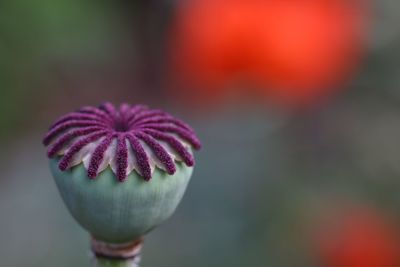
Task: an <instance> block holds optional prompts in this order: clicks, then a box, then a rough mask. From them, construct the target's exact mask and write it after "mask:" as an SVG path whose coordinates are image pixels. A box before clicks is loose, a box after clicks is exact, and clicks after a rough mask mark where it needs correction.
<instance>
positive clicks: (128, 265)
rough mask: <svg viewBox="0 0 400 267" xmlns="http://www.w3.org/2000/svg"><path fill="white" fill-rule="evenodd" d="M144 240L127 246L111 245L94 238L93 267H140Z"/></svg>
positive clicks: (92, 244) (92, 243)
mask: <svg viewBox="0 0 400 267" xmlns="http://www.w3.org/2000/svg"><path fill="white" fill-rule="evenodd" d="M142 244H143V239H141V238H140V239H138V240H135V241H133V242H130V243H126V244H110V243H106V242H103V241H99V240H96V239H95V238H92V241H91V248H92V252H93V257H92V260H91V266H92V267H139V262H140V253H141V250H142Z"/></svg>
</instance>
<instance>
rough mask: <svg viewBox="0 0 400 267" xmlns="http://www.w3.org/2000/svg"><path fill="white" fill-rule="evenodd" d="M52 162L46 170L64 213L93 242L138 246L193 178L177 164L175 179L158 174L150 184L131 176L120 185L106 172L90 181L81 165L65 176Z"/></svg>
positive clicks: (189, 169)
mask: <svg viewBox="0 0 400 267" xmlns="http://www.w3.org/2000/svg"><path fill="white" fill-rule="evenodd" d="M58 163H59V159H57V158H55V159H50V169H51V172H52V174H53V177H54V180H55V182H56V184H57V187H58V189H59V191H60V193H61V197H62V199H63V200H64V203H65V204H66V206H67V208H68V210H69V211H70V213H71V214H72V216H73V217H74V218H75V219H76V221H77V222H78V223H79V224H80V225H81V226H82V227H83V228H85V229H86V230H87V231H88V232H90V233H91V234H92V235H93V237H94V238H96V239H97V240H102V241H104V242H109V243H125V242H130V241H132V240H136V239H138V238H140V237H141V236H143V235H144V234H146V233H147V232H149V231H150V230H152V229H153V228H154V227H156V226H158V225H159V224H161V223H162V222H164V221H165V220H166V219H168V218H169V217H170V216H171V215H172V214H173V212H174V211H175V209H176V207H177V206H178V204H179V202H180V200H181V198H182V197H183V195H184V193H185V190H186V187H187V184H188V182H189V180H190V177H191V175H192V172H193V167H188V166H186V165H185V164H184V163H182V162H176V172H175V174H173V175H169V174H167V173H166V172H165V171H163V170H160V169H158V168H156V169H155V170H154V172H153V174H152V178H151V180H150V181H145V180H144V179H143V177H141V176H140V175H138V174H137V172H135V171H133V172H131V173H130V174H129V176H127V178H126V180H125V181H124V182H119V181H118V179H116V176H115V174H114V173H113V172H112V170H111V169H110V167H107V168H106V169H105V170H104V171H102V172H101V173H99V174H98V176H97V177H96V178H95V179H89V178H88V176H87V170H86V169H85V167H84V165H83V164H79V165H77V166H74V167H73V168H71V169H69V170H67V171H60V169H59V168H58Z"/></svg>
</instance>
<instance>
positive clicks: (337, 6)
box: [171, 0, 367, 104]
mask: <svg viewBox="0 0 400 267" xmlns="http://www.w3.org/2000/svg"><path fill="white" fill-rule="evenodd" d="M366 13H367V12H366V1H364V0H192V1H182V4H181V6H180V7H179V8H178V11H177V15H176V20H175V22H174V24H173V32H172V37H171V38H172V52H171V57H172V61H173V64H172V69H173V77H174V78H175V80H177V81H178V82H179V83H180V84H181V85H183V87H185V88H188V87H190V88H193V90H194V92H191V93H193V94H194V95H196V96H203V97H204V96H205V97H211V98H215V97H218V96H224V95H226V94H229V92H230V91H229V90H228V88H232V85H235V83H237V82H241V81H243V80H244V81H246V82H249V83H250V84H251V85H253V86H254V87H253V88H259V89H260V88H261V89H262V90H250V89H248V88H251V86H246V88H247V89H246V91H245V92H244V93H245V94H246V95H248V94H254V95H260V94H261V95H264V96H267V97H268V98H269V99H275V100H279V101H282V102H288V103H289V104H298V103H303V102H304V103H305V102H312V101H314V100H315V99H316V98H320V97H323V96H325V95H327V94H328V93H329V90H330V88H332V87H334V86H336V85H338V84H339V83H340V82H342V81H343V80H345V78H346V77H347V76H349V75H350V74H351V73H352V71H353V70H354V67H355V66H356V65H357V62H358V61H359V56H360V52H361V50H362V44H363V37H362V35H363V34H362V33H363V29H364V27H365V20H366ZM242 93H243V92H242Z"/></svg>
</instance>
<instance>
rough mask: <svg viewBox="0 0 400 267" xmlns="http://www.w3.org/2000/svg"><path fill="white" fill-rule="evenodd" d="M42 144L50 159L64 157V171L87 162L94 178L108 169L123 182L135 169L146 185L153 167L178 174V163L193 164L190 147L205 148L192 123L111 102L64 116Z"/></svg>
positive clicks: (164, 114) (152, 111) (89, 171)
mask: <svg viewBox="0 0 400 267" xmlns="http://www.w3.org/2000/svg"><path fill="white" fill-rule="evenodd" d="M43 144H44V145H45V146H48V150H47V155H48V157H49V158H54V157H61V159H60V161H59V168H60V170H62V171H65V170H67V169H69V168H71V167H73V166H75V165H78V164H80V163H83V164H84V166H85V168H86V169H87V175H88V177H90V178H95V177H96V176H97V175H98V174H99V173H100V172H101V171H103V170H104V169H106V168H107V167H108V166H110V167H111V169H112V171H113V172H114V173H115V175H116V176H117V178H118V180H119V181H124V180H125V179H126V177H127V176H128V175H129V174H130V173H131V172H132V171H133V170H136V171H137V172H138V173H139V174H140V175H141V176H142V177H143V178H144V179H145V180H146V181H148V180H150V179H151V176H152V172H153V171H154V169H155V167H158V168H160V169H162V170H164V171H166V172H167V173H168V174H174V173H175V171H176V166H175V161H183V162H184V163H185V164H186V165H187V166H193V165H194V158H193V155H192V153H191V149H192V148H194V149H200V147H201V144H200V141H199V139H198V138H197V137H196V134H195V133H194V131H193V129H192V128H191V127H190V126H189V125H187V124H186V123H184V122H182V121H181V120H178V119H176V118H174V117H173V116H171V115H170V114H168V113H166V112H164V111H161V110H156V109H149V108H148V107H146V106H143V105H134V106H130V105H128V104H121V105H120V107H119V108H118V109H117V108H116V107H115V106H114V105H112V104H111V103H104V104H102V105H100V106H99V107H89V106H87V107H83V108H81V109H79V110H77V111H74V112H71V113H68V114H66V115H65V116H62V117H61V118H59V119H58V120H57V121H56V122H55V123H54V124H53V125H52V126H51V127H50V129H49V131H48V132H47V134H46V135H45V137H44V139H43Z"/></svg>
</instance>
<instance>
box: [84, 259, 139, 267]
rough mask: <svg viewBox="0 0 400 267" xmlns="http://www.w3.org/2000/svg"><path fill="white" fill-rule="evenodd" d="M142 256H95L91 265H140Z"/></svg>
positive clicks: (93, 266) (106, 266)
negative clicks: (123, 257) (113, 257)
mask: <svg viewBox="0 0 400 267" xmlns="http://www.w3.org/2000/svg"><path fill="white" fill-rule="evenodd" d="M139 262H140V256H138V257H135V258H133V259H111V258H105V257H97V256H93V258H92V262H91V267H139Z"/></svg>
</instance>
